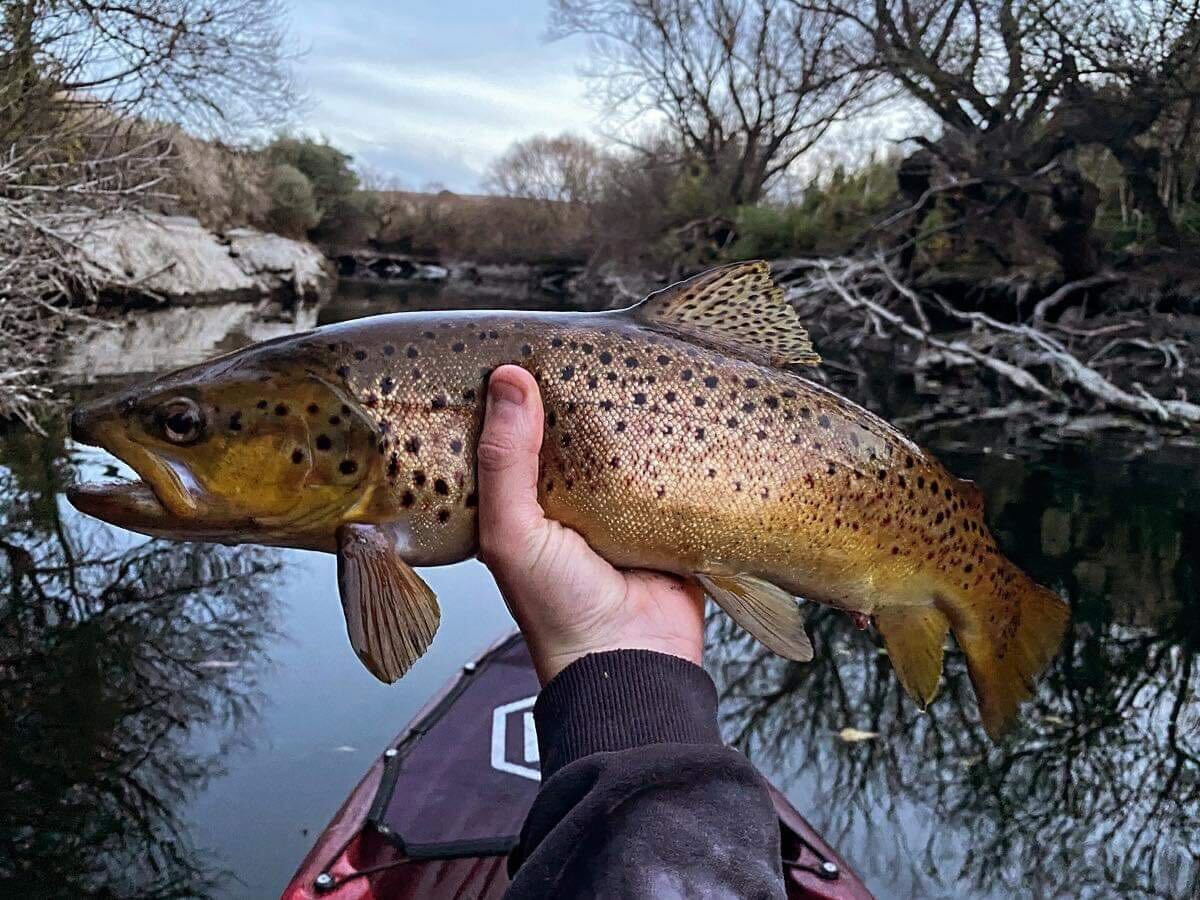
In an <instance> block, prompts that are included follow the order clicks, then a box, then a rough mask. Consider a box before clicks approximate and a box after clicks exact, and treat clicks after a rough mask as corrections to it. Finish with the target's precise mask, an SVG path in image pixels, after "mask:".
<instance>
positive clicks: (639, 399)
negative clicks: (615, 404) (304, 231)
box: [633, 392, 646, 406]
mask: <svg viewBox="0 0 1200 900" xmlns="http://www.w3.org/2000/svg"><path fill="white" fill-rule="evenodd" d="M633 402H634V403H636V404H637V405H638V406H643V405H645V403H646V395H645V394H642V393H640V392H639V393H637V394H634V395H633Z"/></svg>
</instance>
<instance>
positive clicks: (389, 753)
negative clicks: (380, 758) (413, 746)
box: [383, 747, 400, 759]
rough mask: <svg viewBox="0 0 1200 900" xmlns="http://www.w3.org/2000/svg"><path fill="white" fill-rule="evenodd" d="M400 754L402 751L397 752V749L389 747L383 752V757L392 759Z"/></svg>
mask: <svg viewBox="0 0 1200 900" xmlns="http://www.w3.org/2000/svg"><path fill="white" fill-rule="evenodd" d="M399 752H400V751H399V750H397V749H396V748H395V747H388V748H387V749H386V750H384V751H383V755H384V756H386V757H387V758H388V759H391V758H393V757H394V756H395V755H396V754H397V753H399Z"/></svg>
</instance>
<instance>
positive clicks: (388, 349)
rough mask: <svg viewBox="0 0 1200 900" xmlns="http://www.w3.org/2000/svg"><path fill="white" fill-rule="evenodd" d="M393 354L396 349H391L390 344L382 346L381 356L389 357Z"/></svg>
mask: <svg viewBox="0 0 1200 900" xmlns="http://www.w3.org/2000/svg"><path fill="white" fill-rule="evenodd" d="M395 352H396V348H395V347H393V346H392V345H391V344H384V345H383V355H384V356H391V355H392V354H394V353H395Z"/></svg>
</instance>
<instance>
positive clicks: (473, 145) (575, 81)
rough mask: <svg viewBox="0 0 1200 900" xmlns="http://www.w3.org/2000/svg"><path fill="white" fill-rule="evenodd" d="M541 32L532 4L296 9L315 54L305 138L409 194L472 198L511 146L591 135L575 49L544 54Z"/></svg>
mask: <svg viewBox="0 0 1200 900" xmlns="http://www.w3.org/2000/svg"><path fill="white" fill-rule="evenodd" d="M414 7H419V8H416V9H414ZM498 7H499V8H498ZM514 7H520V8H519V9H517V8H514ZM544 20H545V6H544V4H542V3H531V2H523V3H516V4H512V5H506V6H501V5H500V4H491V5H490V6H489V5H487V4H481V3H472V2H470V0H445V2H444V3H441V4H438V5H437V6H436V7H434V6H432V5H426V4H412V5H409V4H407V3H406V4H405V5H404V7H403V9H402V10H400V11H395V12H393V11H389V12H388V14H386V15H383V14H380V11H379V7H375V6H369V5H367V4H364V3H361V2H358V0H346V2H344V3H338V4H325V3H323V4H307V5H306V4H300V5H299V6H298V7H297V10H296V16H295V21H296V23H297V28H296V31H297V37H298V38H299V39H300V40H301V41H303V42H306V43H307V44H309V46H310V47H311V50H310V51H309V53H308V54H307V56H306V57H305V59H304V60H303V61H302V63H301V65H300V66H298V75H299V77H300V80H301V81H302V83H303V86H304V88H305V89H306V91H307V93H308V95H309V97H310V98H311V100H312V107H311V109H310V111H309V112H308V114H307V115H306V116H305V118H304V121H303V123H302V127H303V128H304V130H306V131H317V132H320V133H321V134H323V135H325V136H326V137H328V138H329V140H330V141H332V142H333V143H334V144H335V145H337V146H339V147H341V148H343V149H345V150H346V151H347V152H349V153H352V154H353V155H354V156H355V157H356V159H358V160H359V161H361V162H364V163H366V164H367V165H369V166H371V167H372V168H374V169H376V170H379V171H382V172H384V173H385V174H389V175H392V176H394V177H396V178H397V179H399V180H400V181H402V182H404V183H407V184H409V185H412V186H414V187H419V186H421V185H423V184H425V183H427V182H430V181H437V182H441V183H443V184H445V185H446V186H448V187H450V188H451V189H453V190H459V191H471V190H476V189H478V186H479V180H480V177H481V175H482V174H483V172H484V170H485V169H486V167H487V164H488V162H489V161H490V160H491V159H492V158H494V157H495V156H496V155H497V154H499V153H501V152H502V151H503V150H504V149H505V148H506V147H508V145H509V144H510V143H512V142H513V141H514V140H517V139H520V138H523V137H527V136H529V135H531V134H535V133H538V132H542V133H550V134H553V133H558V132H561V131H576V132H581V133H585V134H586V133H589V132H591V125H592V123H593V122H594V120H595V114H594V112H593V111H592V109H591V108H590V107H589V106H588V105H587V103H586V102H585V86H584V83H583V79H582V78H580V77H579V75H578V74H577V72H576V62H577V60H576V53H577V51H578V48H577V47H575V46H572V45H570V44H569V43H568V42H562V43H554V44H547V43H545V42H544V41H543V40H542V39H541V35H542V30H543V28H544Z"/></svg>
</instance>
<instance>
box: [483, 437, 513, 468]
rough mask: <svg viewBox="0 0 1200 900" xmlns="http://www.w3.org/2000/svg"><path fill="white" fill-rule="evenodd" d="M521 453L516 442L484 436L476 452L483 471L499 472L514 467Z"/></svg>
mask: <svg viewBox="0 0 1200 900" xmlns="http://www.w3.org/2000/svg"><path fill="white" fill-rule="evenodd" d="M519 452H520V448H518V447H517V445H516V442H515V441H513V440H511V439H509V438H504V437H500V436H498V435H486V434H485V435H484V436H483V437H481V438H480V439H479V445H478V447H477V448H476V450H475V457H476V461H477V463H478V465H479V467H480V468H481V469H484V470H486V471H489V472H499V471H503V470H504V469H507V468H508V467H509V466H510V465H512V462H513V460H514V459H515V458H516V456H517V454H518V453H519Z"/></svg>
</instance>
